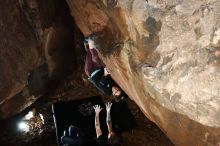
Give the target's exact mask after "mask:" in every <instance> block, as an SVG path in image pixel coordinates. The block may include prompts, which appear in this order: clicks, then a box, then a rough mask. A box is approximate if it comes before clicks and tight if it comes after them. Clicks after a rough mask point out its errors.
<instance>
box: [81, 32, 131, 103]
mask: <svg viewBox="0 0 220 146" xmlns="http://www.w3.org/2000/svg"><path fill="white" fill-rule="evenodd" d="M84 46H85V50H86V51H87V55H86V59H85V66H84V70H85V74H86V75H87V76H88V77H89V78H88V79H89V81H90V82H91V83H92V84H93V85H94V86H95V87H96V88H97V89H99V90H100V91H101V92H102V93H103V94H105V95H107V96H113V97H114V99H115V101H119V100H120V99H124V98H125V97H127V96H126V94H125V93H124V92H123V91H122V89H121V88H120V87H119V86H118V85H117V84H116V83H115V82H114V80H113V79H112V78H111V76H110V73H109V71H108V69H107V68H106V67H104V66H105V65H104V64H103V62H102V61H101V59H100V58H99V56H98V53H97V50H96V45H95V41H94V35H89V36H88V37H86V38H85V40H84Z"/></svg>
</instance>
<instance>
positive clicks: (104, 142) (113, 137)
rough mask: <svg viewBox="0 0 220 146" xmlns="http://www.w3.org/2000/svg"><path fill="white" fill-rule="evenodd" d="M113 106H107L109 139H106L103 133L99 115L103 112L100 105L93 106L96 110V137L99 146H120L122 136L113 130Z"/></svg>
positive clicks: (109, 104)
mask: <svg viewBox="0 0 220 146" xmlns="http://www.w3.org/2000/svg"><path fill="white" fill-rule="evenodd" d="M111 106H112V103H110V102H109V103H107V104H106V124H107V127H108V137H105V136H104V135H103V133H102V129H101V125H100V121H99V114H100V112H101V110H102V108H101V107H100V105H95V106H93V108H94V110H95V129H96V137H97V142H98V144H99V146H108V145H110V146H120V141H121V139H120V135H119V134H117V133H115V132H114V131H113V128H112V121H111Z"/></svg>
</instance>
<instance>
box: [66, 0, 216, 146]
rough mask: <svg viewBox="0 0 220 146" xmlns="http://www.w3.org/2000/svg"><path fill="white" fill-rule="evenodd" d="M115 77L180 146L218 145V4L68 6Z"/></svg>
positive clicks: (169, 1) (207, 0) (153, 1)
mask: <svg viewBox="0 0 220 146" xmlns="http://www.w3.org/2000/svg"><path fill="white" fill-rule="evenodd" d="M67 2H68V4H69V7H70V11H71V14H72V16H73V17H74V19H75V21H76V23H77V25H78V27H79V28H80V29H81V31H82V32H83V33H84V35H85V36H87V35H89V34H90V33H94V34H95V35H96V45H97V48H98V49H99V52H100V57H101V58H102V59H103V60H104V62H105V64H106V65H107V67H108V68H110V70H111V75H112V77H113V78H114V79H115V80H116V81H117V83H118V84H119V85H120V86H121V87H122V88H123V89H124V90H125V91H126V93H127V94H128V95H129V97H130V98H131V99H132V100H134V101H135V102H136V103H137V104H138V105H139V107H140V108H141V110H142V111H143V112H144V113H145V115H146V116H147V117H148V118H149V119H151V120H152V121H154V122H155V123H156V124H157V125H158V126H159V127H160V128H161V129H162V130H163V131H164V132H165V133H166V134H167V135H168V137H169V138H170V139H171V140H172V141H173V142H174V144H176V145H180V146H189V145H192V146H194V145H199V146H203V145H209V146H218V145H220V117H219V114H220V98H219V97H220V72H219V70H220V69H219V67H220V59H219V57H220V47H219V45H220V44H219V39H220V9H219V7H220V1H219V0H198V1H194V0H163V1H162V0H148V1H146V0H120V1H117V0H99V1H97V0H80V1H75V0H67Z"/></svg>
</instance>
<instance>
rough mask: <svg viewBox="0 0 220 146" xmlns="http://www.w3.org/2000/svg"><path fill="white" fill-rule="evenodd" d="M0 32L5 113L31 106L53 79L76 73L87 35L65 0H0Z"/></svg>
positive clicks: (0, 105)
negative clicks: (84, 38)
mask: <svg viewBox="0 0 220 146" xmlns="http://www.w3.org/2000/svg"><path fill="white" fill-rule="evenodd" d="M0 37H1V38H0V70H1V72H0V119H2V118H8V117H10V116H13V115H15V114H16V113H19V112H21V111H22V110H24V109H25V108H27V107H28V106H30V105H31V104H32V103H34V102H35V101H36V100H37V99H38V98H39V97H41V96H42V95H44V94H45V93H47V92H48V89H49V88H50V85H51V84H52V85H53V84H54V83H56V82H58V81H60V80H63V79H65V78H67V76H68V75H72V74H74V77H76V73H77V72H78V66H77V60H80V58H79V55H77V53H79V51H78V52H77V51H75V48H77V46H76V44H79V43H77V42H79V41H78V40H79V39H81V38H82V35H81V33H80V31H79V30H78V28H77V27H76V25H75V24H74V21H73V18H72V17H71V16H70V13H69V9H68V6H67V3H66V2H65V1H63V0H46V1H45V0H7V1H4V0H3V1H0ZM79 45H81V46H82V42H81V44H79ZM81 48H82V47H81ZM81 48H80V49H81ZM53 86H54V85H53Z"/></svg>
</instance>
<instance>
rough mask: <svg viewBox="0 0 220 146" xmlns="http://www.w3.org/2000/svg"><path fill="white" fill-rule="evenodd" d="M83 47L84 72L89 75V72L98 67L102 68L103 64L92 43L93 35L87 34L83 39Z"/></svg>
mask: <svg viewBox="0 0 220 146" xmlns="http://www.w3.org/2000/svg"><path fill="white" fill-rule="evenodd" d="M84 47H85V50H86V52H87V53H86V58H85V66H84V71H85V74H86V75H87V76H88V77H89V76H90V75H91V73H92V72H93V71H94V70H95V69H98V68H103V66H104V64H103V63H102V61H101V59H100V58H99V56H98V53H97V50H96V48H95V44H94V36H93V35H89V36H88V37H86V38H85V40H84Z"/></svg>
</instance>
